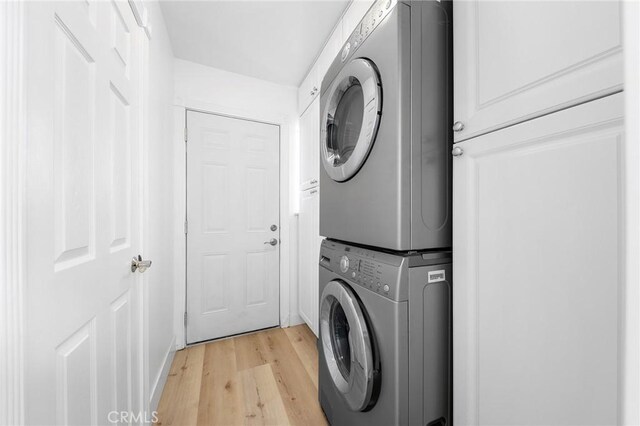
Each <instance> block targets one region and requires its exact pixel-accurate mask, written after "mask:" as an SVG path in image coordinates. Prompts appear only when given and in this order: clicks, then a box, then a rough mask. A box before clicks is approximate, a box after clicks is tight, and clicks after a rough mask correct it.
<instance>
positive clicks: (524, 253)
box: [453, 94, 625, 426]
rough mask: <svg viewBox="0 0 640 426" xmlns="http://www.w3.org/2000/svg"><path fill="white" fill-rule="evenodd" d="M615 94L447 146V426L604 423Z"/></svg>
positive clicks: (617, 364)
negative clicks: (450, 218) (451, 423)
mask: <svg viewBox="0 0 640 426" xmlns="http://www.w3.org/2000/svg"><path fill="white" fill-rule="evenodd" d="M623 140H624V135H623V95H622V94H617V95H612V96H609V97H606V98H603V99H600V100H597V101H593V102H589V103H586V104H583V105H580V106H576V107H573V108H570V109H567V110H564V111H561V112H557V113H554V114H551V115H547V116H545V117H541V118H538V119H535V120H531V121H528V122H526V123H522V124H519V125H516V126H513V127H510V128H508V129H503V130H499V131H497V132H493V133H489V134H487V135H484V136H480V137H478V138H474V139H471V140H468V141H465V142H462V143H460V144H458V145H456V148H459V149H462V151H463V152H462V155H460V156H458V157H454V160H453V169H454V188H453V189H454V193H453V212H454V227H453V237H454V240H453V241H454V243H453V255H454V261H453V268H454V270H453V275H454V277H453V282H454V285H453V341H454V346H453V354H454V355H453V356H454V365H453V375H454V386H453V392H454V398H453V399H454V401H455V403H454V404H453V409H454V418H455V419H456V424H457V425H549V426H552V425H613V424H618V421H619V419H620V418H621V417H620V416H621V413H620V412H619V410H620V408H621V407H622V404H621V401H622V399H621V398H622V396H623V394H622V392H621V391H622V389H623V385H624V377H625V376H624V371H625V370H624V369H623V365H622V364H621V360H622V358H621V353H622V352H621V351H622V349H623V347H624V346H623V343H624V341H623V328H622V327H623V324H624V318H625V311H624V282H625V281H624V265H623V262H622V259H624V252H623V250H624V240H625V231H624V226H623V225H624V216H623V211H624V206H625V200H624V198H623V194H624V186H623V182H624V180H623V177H624V174H623V173H624V169H623V162H624V155H623V152H624V145H623Z"/></svg>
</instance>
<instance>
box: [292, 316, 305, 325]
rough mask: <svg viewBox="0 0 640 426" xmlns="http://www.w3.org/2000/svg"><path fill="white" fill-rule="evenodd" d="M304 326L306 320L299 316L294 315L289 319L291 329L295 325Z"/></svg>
mask: <svg viewBox="0 0 640 426" xmlns="http://www.w3.org/2000/svg"><path fill="white" fill-rule="evenodd" d="M300 324H304V320H303V319H302V317H301V316H300V315H298V314H292V315H291V316H290V317H289V327H293V326H294V325H300Z"/></svg>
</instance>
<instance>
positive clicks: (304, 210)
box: [298, 188, 322, 336]
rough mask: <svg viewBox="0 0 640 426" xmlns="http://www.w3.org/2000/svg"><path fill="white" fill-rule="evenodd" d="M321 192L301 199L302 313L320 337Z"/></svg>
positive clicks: (313, 192)
mask: <svg viewBox="0 0 640 426" xmlns="http://www.w3.org/2000/svg"><path fill="white" fill-rule="evenodd" d="M318 191H319V190H318V188H313V189H309V190H306V191H303V192H302V194H301V197H300V222H299V223H300V233H299V238H300V243H299V247H300V262H299V264H300V270H299V272H298V274H299V284H298V285H299V287H298V310H299V313H300V316H301V317H302V319H303V320H304V321H305V322H306V323H307V325H308V326H309V328H310V329H311V330H312V331H313V332H314V334H315V335H316V336H317V335H318V324H319V321H318V315H319V307H318V304H319V299H320V294H319V292H320V284H319V281H318V273H319V272H318V268H319V266H318V262H319V261H320V244H321V242H322V238H321V237H320V234H319V207H320V204H319V201H320V197H319V195H320V194H319V192H318Z"/></svg>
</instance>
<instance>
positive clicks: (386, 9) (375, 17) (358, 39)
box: [340, 0, 397, 62]
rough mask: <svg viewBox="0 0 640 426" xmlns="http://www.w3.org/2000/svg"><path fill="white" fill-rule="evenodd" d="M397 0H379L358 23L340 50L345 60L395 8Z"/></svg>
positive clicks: (341, 57) (342, 59) (342, 58)
mask: <svg viewBox="0 0 640 426" xmlns="http://www.w3.org/2000/svg"><path fill="white" fill-rule="evenodd" d="M396 3H397V0H378V1H377V2H375V4H374V5H373V6H371V8H370V9H369V11H368V12H367V13H366V15H365V16H364V18H362V20H361V21H360V22H359V23H358V25H357V26H356V29H355V30H354V31H353V32H352V33H351V35H350V36H349V39H348V40H347V41H346V43H345V44H344V46H342V50H341V52H340V59H341V61H342V62H344V61H345V60H346V59H347V58H348V57H349V56H350V54H351V53H353V52H355V50H356V49H357V48H358V47H359V46H360V45H361V44H362V42H364V40H365V39H366V38H367V37H368V36H369V34H371V32H372V31H373V29H374V28H375V27H377V26H378V25H380V22H382V20H383V19H384V18H385V17H386V16H387V15H388V14H389V13H390V12H391V11H392V10H393V7H394V6H395V5H396Z"/></svg>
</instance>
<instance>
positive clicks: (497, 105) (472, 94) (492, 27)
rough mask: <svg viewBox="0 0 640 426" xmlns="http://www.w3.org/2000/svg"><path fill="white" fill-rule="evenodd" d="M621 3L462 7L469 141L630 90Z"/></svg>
mask: <svg viewBox="0 0 640 426" xmlns="http://www.w3.org/2000/svg"><path fill="white" fill-rule="evenodd" d="M623 3H624V2H621V1H560V2H556V1H535V0H533V1H527V0H525V1H480V0H470V1H455V2H453V16H454V19H453V30H454V36H453V40H454V47H453V54H454V87H455V91H454V97H455V99H454V102H453V105H454V110H455V111H454V121H456V122H460V123H462V125H463V126H464V128H463V129H462V130H460V128H459V127H456V128H457V129H458V130H459V131H457V132H456V133H455V135H454V137H455V141H456V142H458V141H461V140H464V139H468V138H471V137H474V136H478V135H480V134H483V133H487V132H489V131H492V130H496V129H499V128H503V127H506V126H508V125H511V124H514V123H518V122H522V121H524V120H527V119H531V118H534V117H538V116H541V115H544V114H548V113H550V112H553V111H558V110H560V109H562V108H566V107H568V106H571V105H576V104H579V103H581V102H585V101H588V100H591V99H595V98H598V97H601V96H604V95H607V94H610V93H613V92H615V91H619V90H621V89H622V80H623V69H622V16H623V15H622V9H623Z"/></svg>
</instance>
